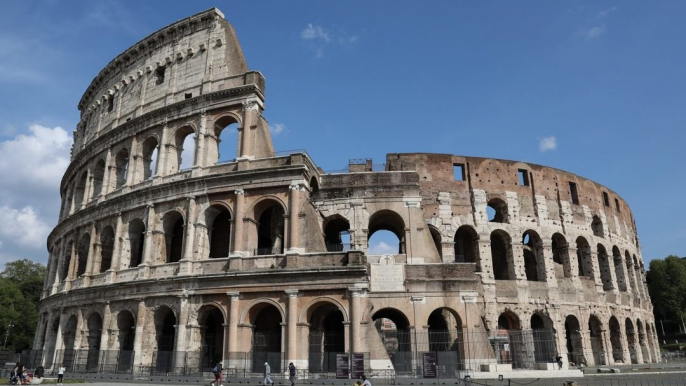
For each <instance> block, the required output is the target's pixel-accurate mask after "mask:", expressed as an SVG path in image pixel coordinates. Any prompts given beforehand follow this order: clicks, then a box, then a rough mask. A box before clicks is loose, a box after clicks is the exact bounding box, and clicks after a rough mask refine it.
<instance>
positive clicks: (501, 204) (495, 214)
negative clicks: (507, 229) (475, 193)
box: [486, 198, 508, 223]
mask: <svg viewBox="0 0 686 386" xmlns="http://www.w3.org/2000/svg"><path fill="white" fill-rule="evenodd" d="M486 214H487V215H488V221H489V222H500V223H504V222H507V219H508V218H507V204H506V203H505V201H503V200H501V199H499V198H494V199H491V200H490V201H488V207H487V208H486Z"/></svg>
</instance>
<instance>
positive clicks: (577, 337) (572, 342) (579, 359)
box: [565, 315, 586, 366]
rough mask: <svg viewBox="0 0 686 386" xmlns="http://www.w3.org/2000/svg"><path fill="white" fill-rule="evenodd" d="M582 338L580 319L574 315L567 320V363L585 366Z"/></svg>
mask: <svg viewBox="0 0 686 386" xmlns="http://www.w3.org/2000/svg"><path fill="white" fill-rule="evenodd" d="M582 339H583V338H582V336H581V326H580V325H579V319H577V318H576V316H574V315H568V316H567V317H566V318H565V341H566V348H567V361H568V362H569V363H570V364H574V365H576V366H579V365H580V364H582V363H583V364H585V363H586V360H585V359H584V348H583V340H582Z"/></svg>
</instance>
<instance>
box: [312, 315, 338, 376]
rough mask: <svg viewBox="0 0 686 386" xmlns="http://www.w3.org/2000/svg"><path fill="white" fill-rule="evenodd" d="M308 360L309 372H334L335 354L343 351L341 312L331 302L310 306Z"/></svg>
mask: <svg viewBox="0 0 686 386" xmlns="http://www.w3.org/2000/svg"><path fill="white" fill-rule="evenodd" d="M311 308H312V309H313V311H311V312H309V314H310V315H309V318H308V321H309V323H310V334H309V337H308V348H309V351H308V353H309V354H308V360H309V362H308V363H309V371H310V372H311V373H332V372H336V355H337V354H342V353H344V352H345V333H344V329H343V321H344V317H343V313H342V312H341V310H340V309H338V307H336V306H335V305H334V304H331V303H320V304H319V305H313V306H312V307H311Z"/></svg>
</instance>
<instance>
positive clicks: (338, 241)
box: [310, 183, 350, 252]
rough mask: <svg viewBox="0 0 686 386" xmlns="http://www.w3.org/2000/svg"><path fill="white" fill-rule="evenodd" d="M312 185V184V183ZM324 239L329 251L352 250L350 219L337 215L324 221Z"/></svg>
mask: <svg viewBox="0 0 686 386" xmlns="http://www.w3.org/2000/svg"><path fill="white" fill-rule="evenodd" d="M310 186H312V184H311V183H310ZM324 240H325V242H326V250H327V252H346V251H348V250H350V223H349V222H348V220H346V219H345V218H343V217H340V216H337V215H334V216H332V217H329V218H327V219H326V220H325V221H324Z"/></svg>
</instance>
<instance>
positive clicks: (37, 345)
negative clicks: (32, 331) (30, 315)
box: [33, 313, 49, 350]
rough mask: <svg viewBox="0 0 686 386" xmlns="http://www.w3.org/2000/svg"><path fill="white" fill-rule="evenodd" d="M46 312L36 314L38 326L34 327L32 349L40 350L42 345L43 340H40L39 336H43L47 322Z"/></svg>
mask: <svg viewBox="0 0 686 386" xmlns="http://www.w3.org/2000/svg"><path fill="white" fill-rule="evenodd" d="M46 317H47V316H46V314H45V313H41V314H40V315H39V316H38V328H37V329H36V335H35V336H34V337H33V349H34V350H40V349H41V348H42V347H43V344H44V342H43V341H42V339H41V337H44V336H45V329H46V325H47V323H48V322H49V319H48V320H45V319H46Z"/></svg>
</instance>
